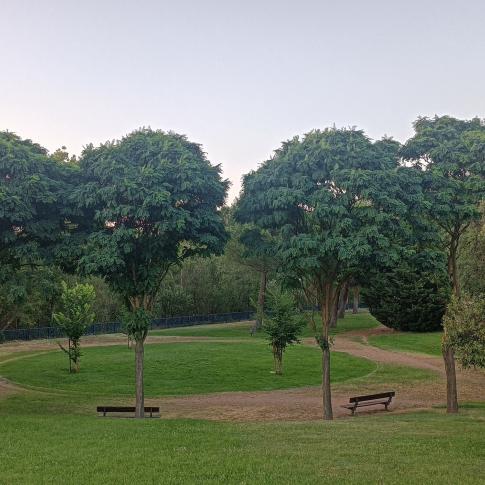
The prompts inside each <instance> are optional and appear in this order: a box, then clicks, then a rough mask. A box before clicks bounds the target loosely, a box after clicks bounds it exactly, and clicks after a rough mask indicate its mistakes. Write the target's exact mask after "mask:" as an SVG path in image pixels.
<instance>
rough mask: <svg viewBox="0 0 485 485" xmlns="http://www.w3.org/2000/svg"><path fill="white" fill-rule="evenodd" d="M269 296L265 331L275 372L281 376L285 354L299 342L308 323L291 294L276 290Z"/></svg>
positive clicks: (264, 323) (264, 325)
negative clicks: (290, 346)
mask: <svg viewBox="0 0 485 485" xmlns="http://www.w3.org/2000/svg"><path fill="white" fill-rule="evenodd" d="M268 296H269V298H268V305H267V311H268V314H267V315H266V316H265V319H264V321H263V331H264V332H265V333H266V336H267V339H268V341H269V344H270V345H271V349H272V351H273V357H274V371H275V373H276V374H278V375H281V374H282V373H283V352H284V351H285V349H286V347H287V346H288V345H291V344H294V343H297V342H299V339H298V338H299V336H300V335H301V332H302V331H303V328H304V326H305V324H306V322H305V320H304V317H303V315H302V314H301V313H300V311H299V310H298V309H297V307H296V303H295V300H294V298H293V296H292V295H291V294H290V293H288V292H285V291H281V290H276V289H275V290H273V291H271V292H270V293H269V295H268Z"/></svg>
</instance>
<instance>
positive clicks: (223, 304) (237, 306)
mask: <svg viewBox="0 0 485 485" xmlns="http://www.w3.org/2000/svg"><path fill="white" fill-rule="evenodd" d="M258 279H259V277H258V274H257V273H256V272H255V271H254V270H252V269H251V268H248V267H247V266H244V265H242V264H240V263H239V262H238V261H236V260H234V259H233V258H232V257H230V256H229V255H227V254H224V255H221V256H211V257H205V258H203V257H194V258H188V259H186V260H185V261H184V262H183V263H182V264H181V265H179V266H176V267H173V268H171V269H170V270H169V272H168V273H167V276H166V277H165V279H164V281H163V284H162V286H161V289H160V292H159V294H158V295H157V297H156V300H155V305H154V310H153V312H154V315H155V316H160V317H161V316H172V315H205V314H211V313H229V312H237V311H246V310H248V309H249V308H250V304H251V298H253V297H254V295H256V293H257V288H258Z"/></svg>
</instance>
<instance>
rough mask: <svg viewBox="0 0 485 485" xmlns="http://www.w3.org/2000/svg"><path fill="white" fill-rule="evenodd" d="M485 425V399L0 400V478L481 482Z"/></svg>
mask: <svg viewBox="0 0 485 485" xmlns="http://www.w3.org/2000/svg"><path fill="white" fill-rule="evenodd" d="M24 399H25V398H24ZM66 412H69V411H68V410H67V411H66ZM484 430H485V409H484V408H483V407H475V408H474V409H469V410H466V411H464V412H462V413H461V414H460V415H457V416H446V415H444V414H443V413H442V412H439V411H434V412H427V413H414V414H405V415H393V414H385V413H380V414H378V415H374V416H369V417H365V418H364V417H358V418H352V419H342V420H337V421H334V422H308V423H264V424H257V423H244V424H236V423H219V422H208V421H190V420H173V421H165V420H159V419H153V420H144V421H142V422H140V421H136V420H132V419H117V418H113V419H110V418H97V417H94V416H73V415H68V414H63V413H62V412H61V413H59V414H57V415H49V416H46V415H42V416H39V415H37V414H36V413H35V412H32V414H31V415H29V414H25V415H16V416H12V415H3V414H2V408H1V406H0V436H1V438H2V439H1V440H0V456H1V457H2V470H1V475H0V482H1V483H22V484H29V483H62V484H64V483H107V484H115V483H116V484H120V483H127V484H128V483H167V484H176V483H177V484H178V483H184V484H185V483H188V484H195V483H197V484H199V483H214V484H215V483H231V484H232V483H251V484H253V483H255V484H286V483H308V484H310V483H312V484H313V483H315V484H322V483H359V484H362V483H364V484H365V483H369V484H371V483H372V484H374V483H413V484H414V483H436V484H443V483H450V484H455V483H456V484H457V483H459V484H468V483H470V484H472V483H474V484H476V483H484V476H483V470H484V467H485V433H484Z"/></svg>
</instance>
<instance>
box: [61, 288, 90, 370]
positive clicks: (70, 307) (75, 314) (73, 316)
mask: <svg viewBox="0 0 485 485" xmlns="http://www.w3.org/2000/svg"><path fill="white" fill-rule="evenodd" d="M95 299H96V293H95V291H94V287H93V286H92V285H88V284H85V285H83V284H76V285H75V286H73V287H72V288H69V287H68V286H67V284H66V283H65V282H63V283H62V295H61V308H62V311H60V312H59V313H54V321H55V323H56V324H57V325H58V326H59V327H60V328H61V329H62V330H64V332H66V335H67V336H68V337H69V348H68V349H65V348H64V347H63V346H62V345H61V344H59V347H61V349H62V350H63V351H64V352H66V354H67V355H68V357H69V364H71V362H72V364H73V366H72V367H71V366H70V371H71V372H75V373H76V372H79V369H80V363H79V360H80V357H81V345H80V340H81V337H82V336H83V335H84V332H85V331H86V328H87V326H88V325H90V324H91V323H93V321H94V313H93V311H92V305H93V303H94V301H95Z"/></svg>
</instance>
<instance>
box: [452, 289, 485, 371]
mask: <svg viewBox="0 0 485 485" xmlns="http://www.w3.org/2000/svg"><path fill="white" fill-rule="evenodd" d="M443 323H444V327H445V330H446V331H445V336H444V340H445V341H444V344H447V345H450V346H451V347H452V348H453V350H454V351H455V356H456V357H457V359H458V360H459V361H460V363H461V365H462V366H463V367H465V368H468V367H485V295H483V294H482V295H479V296H469V295H464V296H462V297H461V298H460V299H458V298H456V297H453V298H452V300H451V302H450V304H449V305H448V308H447V309H446V315H445V318H444V320H443Z"/></svg>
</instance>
